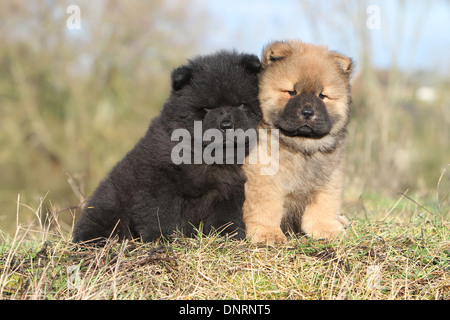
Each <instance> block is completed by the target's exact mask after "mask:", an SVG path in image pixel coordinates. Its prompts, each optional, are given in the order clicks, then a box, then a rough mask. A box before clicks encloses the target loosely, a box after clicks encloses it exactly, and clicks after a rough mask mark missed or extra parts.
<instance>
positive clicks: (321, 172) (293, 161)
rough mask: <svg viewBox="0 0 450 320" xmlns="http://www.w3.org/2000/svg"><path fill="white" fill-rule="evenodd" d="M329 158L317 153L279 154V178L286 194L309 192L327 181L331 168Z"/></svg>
mask: <svg viewBox="0 0 450 320" xmlns="http://www.w3.org/2000/svg"><path fill="white" fill-rule="evenodd" d="M329 162H330V161H329V159H327V157H326V156H324V155H323V154H320V153H317V154H315V155H312V156H307V155H304V154H302V153H290V152H286V153H284V154H281V155H280V172H279V179H280V183H281V185H282V187H283V190H284V191H285V193H286V194H288V193H293V192H294V193H298V192H301V193H310V192H313V191H315V190H317V189H319V188H320V187H321V186H323V185H324V184H325V183H327V181H328V179H329V177H330V175H331V173H332V171H333V168H332V167H330V163H329Z"/></svg>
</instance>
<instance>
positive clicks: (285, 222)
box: [243, 40, 352, 244]
mask: <svg viewBox="0 0 450 320" xmlns="http://www.w3.org/2000/svg"><path fill="white" fill-rule="evenodd" d="M262 63H263V72H262V73H261V75H260V82H259V86H260V93H259V100H260V103H261V109H262V113H263V120H262V122H261V123H260V126H259V128H260V129H266V130H268V131H269V132H270V131H271V130H272V129H276V125H275V124H274V111H275V112H280V111H282V110H283V109H284V108H285V107H286V105H287V103H288V101H289V99H291V98H292V97H291V96H290V94H288V93H289V92H292V91H294V90H295V92H296V93H297V94H303V93H305V94H306V93H308V94H315V95H316V96H318V95H319V94H320V95H325V98H323V103H325V106H326V110H327V112H328V115H329V118H330V119H332V120H331V121H332V126H331V129H330V132H329V133H328V134H327V135H325V136H323V137H320V138H308V137H303V136H288V135H284V134H282V133H281V132H279V170H278V171H277V173H276V174H274V175H261V168H262V167H264V166H265V165H264V164H263V163H265V161H264V159H261V158H259V161H258V163H257V164H245V165H244V166H243V169H244V172H245V174H246V176H247V179H248V180H247V182H246V185H245V193H246V200H245V203H244V207H243V214H244V221H245V224H246V233H247V236H248V237H250V238H251V240H252V241H253V242H257V243H260V242H262V243H268V244H272V243H279V242H285V241H286V236H285V233H286V232H294V233H297V232H303V233H305V234H307V235H308V236H311V237H313V238H316V239H318V238H333V237H336V236H337V235H338V234H340V233H343V232H344V231H345V226H346V224H347V220H346V218H345V217H344V216H343V215H342V214H341V209H340V208H341V202H342V191H343V181H344V177H343V169H344V148H345V147H344V142H345V134H346V125H347V123H348V121H349V114H350V103H351V94H350V83H349V77H350V74H351V71H352V61H351V59H349V58H347V57H345V56H343V55H341V54H339V53H336V52H332V51H329V50H328V49H327V48H326V47H322V46H316V45H310V44H305V43H303V42H301V41H295V40H294V41H286V42H274V43H272V44H269V45H268V46H267V47H266V48H265V49H264V50H263V55H262ZM272 132H274V133H275V131H274V130H272ZM277 132H278V131H277ZM263 138H264V137H263ZM260 140H261V137H260ZM260 142H261V141H260ZM258 145H261V143H259V144H258ZM258 148H259V147H257V148H254V149H253V150H252V152H253V153H254V152H259V149H258ZM268 154H270V152H268Z"/></svg>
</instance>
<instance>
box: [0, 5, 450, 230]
mask: <svg viewBox="0 0 450 320" xmlns="http://www.w3.org/2000/svg"><path fill="white" fill-rule="evenodd" d="M213 2H214V1H213ZM244 2H245V1H244ZM250 2H253V4H254V5H255V8H252V10H253V9H254V10H255V12H252V13H253V14H255V15H257V14H258V11H257V10H258V5H259V6H260V7H261V8H262V7H263V6H264V3H263V2H254V1H250ZM424 2H425V1H424ZM227 3H228V2H227ZM282 3H283V4H289V3H292V1H290V2H289V3H284V1H282ZM72 4H76V5H78V6H79V7H80V9H81V10H80V13H81V29H73V30H71V29H69V28H67V26H66V22H67V19H68V17H69V16H70V13H67V12H66V9H67V7H68V6H70V5H72ZM295 4H296V5H295V6H294V7H292V8H291V9H292V10H291V11H290V12H291V14H292V15H294V16H295V12H296V10H297V11H298V12H302V14H303V15H304V16H306V17H308V19H307V21H306V22H304V23H308V25H309V26H310V30H311V31H310V32H309V34H310V35H312V36H313V37H314V39H318V41H317V42H321V43H326V41H327V40H326V39H327V36H330V35H329V30H333V32H334V33H335V34H333V35H332V37H333V39H335V40H336V39H337V41H341V43H345V42H346V41H347V40H348V39H349V38H350V37H351V38H353V39H355V41H353V42H352V43H353V45H349V46H348V47H345V48H348V49H347V50H348V52H346V51H343V53H345V54H347V55H350V56H352V57H354V59H355V60H356V65H357V71H356V73H355V75H354V77H353V106H354V107H353V118H352V121H351V124H350V127H349V138H348V157H347V192H346V198H347V199H348V201H352V199H358V197H359V196H360V195H362V194H363V193H375V194H377V195H379V196H380V197H383V196H386V197H392V196H395V195H396V193H397V192H403V191H405V190H407V189H408V190H409V192H410V193H411V192H414V193H415V194H418V195H420V196H421V197H432V196H433V197H434V195H435V193H436V190H437V184H438V181H439V178H440V177H441V174H442V172H443V171H444V170H445V169H446V168H448V165H449V163H450V144H449V141H450V98H449V89H450V83H449V73H448V71H449V64H448V61H442V62H446V63H444V64H441V61H436V64H435V67H431V68H430V67H428V66H429V65H430V64H429V63H428V62H429V61H428V62H427V63H428V64H427V67H426V68H425V67H424V68H414V69H408V68H401V67H400V64H401V63H400V62H402V61H399V60H398V59H399V55H398V50H399V48H400V43H401V41H402V39H403V37H404V36H405V34H406V33H409V34H410V35H411V34H413V36H414V37H415V39H416V41H417V42H420V41H423V37H425V36H426V35H422V34H421V32H420V31H421V27H422V26H423V25H424V24H426V23H427V19H429V17H428V18H427V16H426V14H425V12H424V14H423V15H422V14H419V15H418V17H420V19H419V20H417V21H415V23H414V24H413V25H414V26H415V27H414V28H413V29H414V30H411V29H408V30H403V29H402V28H403V27H404V26H405V23H406V22H405V21H406V18H405V17H408V15H407V13H408V12H409V11H408V10H410V9H411V7H412V8H414V6H417V2H415V1H407V2H405V1H398V4H396V5H395V8H396V10H397V11H396V12H397V15H396V16H394V18H393V20H392V21H394V22H395V23H392V24H391V25H390V26H388V27H386V24H384V25H383V28H384V29H383V28H382V30H384V33H383V35H382V37H384V38H385V39H386V42H387V43H388V45H387V46H386V48H387V49H386V50H388V51H390V55H391V59H390V63H389V66H388V67H378V66H375V64H374V59H373V55H374V54H376V52H377V50H376V48H374V47H373V46H374V42H373V37H375V36H380V35H377V34H376V33H374V32H373V31H372V30H371V29H369V28H368V27H367V26H366V23H367V12H366V9H367V7H368V5H369V2H367V1H326V2H324V1H321V2H320V5H319V4H317V1H316V2H314V1H308V0H305V1H295ZM440 4H442V3H440ZM446 4H447V6H446V9H448V6H449V2H446ZM251 5H252V4H251ZM261 8H259V9H261ZM229 10H230V11H229V12H232V10H233V8H229ZM236 10H238V9H236ZM324 10H326V11H324ZM324 12H327V15H328V16H329V18H327V19H323V14H324ZM331 12H332V13H333V14H331ZM288 18H289V17H286V19H288ZM224 19H233V15H232V14H231V18H223V17H220V18H218V17H215V16H214V15H213V14H212V11H211V9H210V8H208V6H207V5H206V1H200V0H190V1H185V0H170V1H163V0H152V1H138V0H130V1H118V0H101V1H87V0H84V1H81V0H80V1H75V0H74V1H56V0H54V1H52V0H40V1H18V0H6V1H2V5H1V10H0V115H1V117H0V132H1V134H0V226H1V229H3V230H10V229H11V227H12V228H14V227H15V223H16V207H17V201H18V195H20V200H19V201H20V203H21V204H23V207H24V208H21V210H20V211H21V214H20V219H21V220H22V219H23V220H24V221H27V220H29V219H31V217H30V216H31V212H33V211H36V208H37V207H39V209H40V212H43V213H45V212H53V213H58V214H61V215H65V216H67V218H66V221H67V223H68V225H70V222H71V218H72V216H73V214H74V213H75V212H78V210H77V209H76V207H77V206H79V204H81V203H82V202H83V201H84V199H85V197H87V196H89V195H90V194H91V193H92V191H93V190H94V189H95V187H96V186H97V184H98V183H99V181H100V180H101V179H102V178H103V177H104V176H105V175H106V174H107V172H108V171H109V170H110V169H111V168H112V166H113V165H114V164H115V163H116V162H117V161H118V160H120V159H121V158H122V157H123V156H124V154H125V153H126V152H127V151H128V150H130V149H131V148H132V147H133V145H134V143H136V142H137V140H138V139H139V138H140V137H141V136H142V135H143V134H144V132H145V130H146V128H147V127H148V124H149V122H150V121H151V119H152V118H153V117H154V116H155V115H157V114H158V113H159V110H160V109H161V107H162V105H163V103H164V101H165V99H166V98H167V96H168V94H169V90H170V83H169V78H170V72H171V70H172V69H173V68H175V67H177V66H179V65H180V64H182V63H184V62H185V61H186V59H188V58H190V57H192V56H193V55H196V54H205V53H209V52H211V51H214V50H217V49H219V48H236V49H237V50H239V51H245V50H246V51H249V50H248V48H249V46H246V42H247V43H248V42H249V40H248V39H249V38H251V37H252V35H250V34H249V33H251V32H254V33H253V34H256V32H257V30H258V28H259V30H261V32H260V33H259V34H258V39H262V40H261V42H260V43H258V46H259V48H256V49H255V50H251V51H253V53H255V54H258V55H259V53H260V50H261V49H262V46H263V45H265V44H266V43H267V42H269V41H270V40H274V39H273V34H271V35H269V34H267V35H265V34H264V32H265V31H264V30H267V28H270V29H271V30H273V29H275V30H276V29H277V28H278V30H279V34H278V35H277V39H285V38H293V37H296V38H298V37H299V36H298V34H294V33H289V32H284V31H283V26H285V25H283V24H281V23H280V24H278V23H277V21H260V22H258V23H254V24H253V26H249V27H248V28H247V24H251V23H252V22H251V21H250V20H249V21H246V20H242V19H241V18H239V19H241V20H239V21H237V22H236V21H231V20H228V21H225V20H224ZM236 19H238V18H236ZM289 19H292V17H291V16H290V18H289ZM289 19H288V20H289ZM385 22H386V21H385V20H383V23H385ZM233 23H234V25H236V24H238V25H239V24H241V26H240V27H234V28H231V27H230V28H229V29H227V24H230V25H231V24H233ZM289 23H291V22H289ZM324 25H326V26H327V27H328V29H327V30H328V31H323V26H324ZM245 29H247V30H245ZM249 30H250V31H249ZM349 32H350V33H352V34H351V35H348V33H349ZM447 32H448V30H447ZM324 33H325V34H326V35H325V36H324ZM221 37H223V38H221ZM447 37H448V35H447ZM340 39H342V40H340ZM446 39H447V40H448V38H446ZM222 40H223V41H222ZM306 40H307V39H306ZM230 43H231V45H230ZM414 43H416V42H413V45H411V46H410V47H408V48H407V49H406V50H412V51H413V50H415V47H414ZM330 47H331V45H330ZM252 48H253V47H252ZM331 48H332V49H336V48H333V47H331ZM402 48H404V46H403V47H402ZM443 50H444V51H445V50H449V46H448V41H447V42H446V43H444V46H443ZM449 54H450V52H448V51H447V54H446V55H445V52H444V55H442V53H441V57H442V56H447V58H446V59H447V60H448V56H449ZM424 63H425V62H424ZM431 65H433V64H431ZM448 171H450V168H448V170H447V174H445V175H443V176H442V177H441V180H440V191H441V193H442V194H441V197H442V196H444V197H448V193H449V190H448V189H449V186H450V182H449V179H450V178H449V176H450V175H449V174H448ZM27 206H29V207H30V208H29V209H31V210H28V209H27Z"/></svg>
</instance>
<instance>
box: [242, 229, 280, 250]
mask: <svg viewBox="0 0 450 320" xmlns="http://www.w3.org/2000/svg"><path fill="white" fill-rule="evenodd" d="M252 229H253V230H249V231H247V234H248V237H249V238H250V240H251V242H252V243H254V244H266V245H274V244H277V243H285V242H286V241H287V239H286V236H285V235H284V233H283V231H281V229H280V228H274V227H264V226H257V227H255V228H252Z"/></svg>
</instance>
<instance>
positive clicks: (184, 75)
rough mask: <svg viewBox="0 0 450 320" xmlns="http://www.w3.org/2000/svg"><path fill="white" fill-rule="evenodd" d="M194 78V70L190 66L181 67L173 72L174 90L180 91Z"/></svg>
mask: <svg viewBox="0 0 450 320" xmlns="http://www.w3.org/2000/svg"><path fill="white" fill-rule="evenodd" d="M191 78H192V68H190V67H188V66H181V67H178V68H176V69H175V70H173V71H172V89H173V90H175V91H176V90H180V89H181V88H183V87H184V86H185V85H186V84H188V83H189V81H190V80H191Z"/></svg>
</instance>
